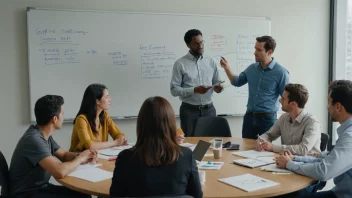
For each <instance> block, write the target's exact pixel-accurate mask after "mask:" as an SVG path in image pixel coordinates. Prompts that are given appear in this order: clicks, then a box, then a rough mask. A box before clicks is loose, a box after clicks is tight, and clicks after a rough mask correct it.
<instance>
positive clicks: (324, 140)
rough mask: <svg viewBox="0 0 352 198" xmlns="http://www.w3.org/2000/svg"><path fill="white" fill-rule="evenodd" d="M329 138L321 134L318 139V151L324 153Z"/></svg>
mask: <svg viewBox="0 0 352 198" xmlns="http://www.w3.org/2000/svg"><path fill="white" fill-rule="evenodd" d="M329 138H330V136H329V135H328V134H326V133H321V138H320V151H325V149H326V146H327V145H328V141H329Z"/></svg>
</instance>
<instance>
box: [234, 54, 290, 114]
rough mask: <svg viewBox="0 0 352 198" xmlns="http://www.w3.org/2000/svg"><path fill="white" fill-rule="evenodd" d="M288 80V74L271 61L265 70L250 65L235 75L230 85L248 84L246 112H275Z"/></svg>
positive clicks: (255, 65)
mask: <svg viewBox="0 0 352 198" xmlns="http://www.w3.org/2000/svg"><path fill="white" fill-rule="evenodd" d="M289 78H290V75H289V72H288V71H287V70H286V69H285V68H284V67H282V66H281V65H280V64H279V63H277V61H276V60H275V59H272V61H271V63H270V64H269V66H268V67H267V68H265V69H262V67H261V66H260V64H259V63H253V64H251V65H250V66H248V67H247V69H245V70H244V71H243V72H241V73H240V75H239V76H236V75H235V80H234V81H232V82H231V83H232V85H234V86H236V87H241V86H243V85H245V84H246V83H248V91H249V96H248V103H247V111H253V112H277V111H278V110H279V107H280V105H279V95H282V93H283V92H284V89H285V86H286V84H288V82H289Z"/></svg>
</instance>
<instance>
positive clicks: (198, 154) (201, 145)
mask: <svg viewBox="0 0 352 198" xmlns="http://www.w3.org/2000/svg"><path fill="white" fill-rule="evenodd" d="M210 145H211V143H210V142H205V141H203V140H199V142H198V144H197V146H196V148H195V149H194V150H193V156H194V158H195V159H196V160H197V161H202V159H203V157H204V155H205V153H206V152H207V151H208V149H209V147H210Z"/></svg>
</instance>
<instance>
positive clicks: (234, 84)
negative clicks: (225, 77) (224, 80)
mask: <svg viewBox="0 0 352 198" xmlns="http://www.w3.org/2000/svg"><path fill="white" fill-rule="evenodd" d="M237 79H238V76H237V75H235V80H233V81H232V82H231V84H232V85H233V86H236V82H237Z"/></svg>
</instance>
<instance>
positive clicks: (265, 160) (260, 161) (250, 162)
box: [233, 157, 275, 168]
mask: <svg viewBox="0 0 352 198" xmlns="http://www.w3.org/2000/svg"><path fill="white" fill-rule="evenodd" d="M233 163H234V164H238V165H241V166H245V167H249V168H256V167H260V166H265V165H268V164H273V163H275V162H274V157H258V158H256V159H252V158H246V159H237V160H233Z"/></svg>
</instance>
